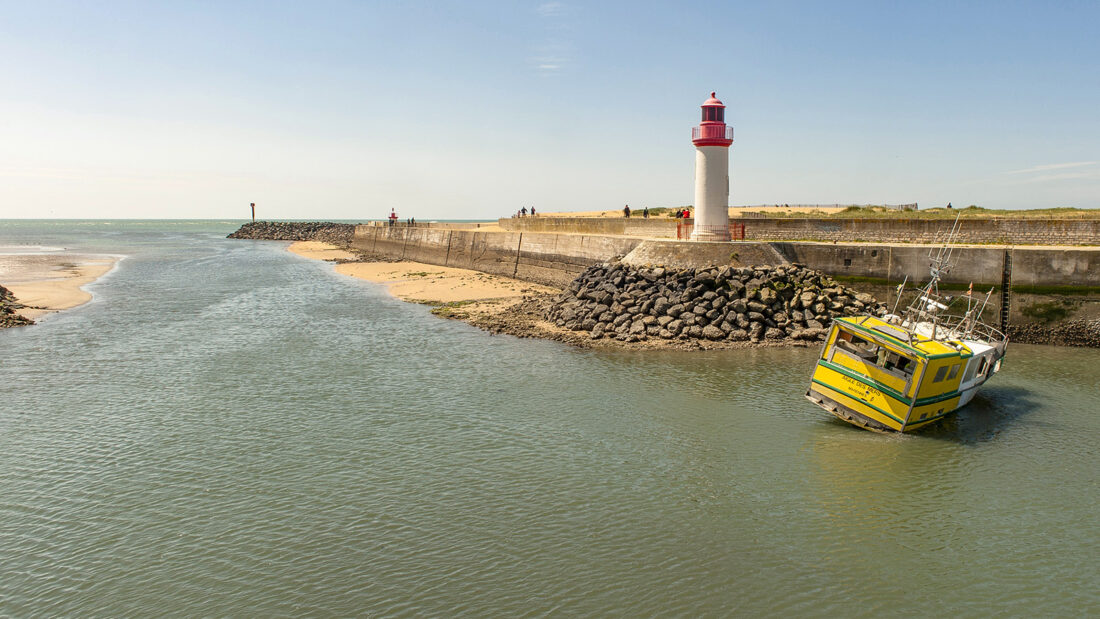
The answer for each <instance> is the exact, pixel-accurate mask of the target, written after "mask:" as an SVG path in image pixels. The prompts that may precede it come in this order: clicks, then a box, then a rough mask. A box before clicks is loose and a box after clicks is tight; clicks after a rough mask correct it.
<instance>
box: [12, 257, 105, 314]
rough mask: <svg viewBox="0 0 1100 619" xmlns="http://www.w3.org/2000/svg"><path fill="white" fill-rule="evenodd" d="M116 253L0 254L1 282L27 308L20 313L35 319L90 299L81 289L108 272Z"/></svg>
mask: <svg viewBox="0 0 1100 619" xmlns="http://www.w3.org/2000/svg"><path fill="white" fill-rule="evenodd" d="M118 260H119V259H118V257H116V256H105V255H99V254H71V253H65V252H41V253H7V254H0V284H3V285H4V286H5V287H7V288H8V290H10V291H11V292H12V294H14V295H15V298H16V300H17V301H18V302H19V303H22V304H23V305H26V306H27V307H25V308H22V309H20V310H18V313H19V315H21V316H24V317H26V318H30V319H31V320H36V319H38V318H40V317H42V316H43V315H45V314H49V313H52V312H57V311H60V310H65V309H70V308H73V307H77V306H79V305H83V304H84V303H87V302H88V301H91V300H92V294H91V293H90V292H88V291H86V290H84V289H83V286H86V285H88V284H90V283H92V282H94V281H95V280H97V279H99V278H100V277H102V276H103V275H104V274H106V273H108V272H109V271H110V270H111V269H112V268H114V266H115V264H116V263H117V262H118Z"/></svg>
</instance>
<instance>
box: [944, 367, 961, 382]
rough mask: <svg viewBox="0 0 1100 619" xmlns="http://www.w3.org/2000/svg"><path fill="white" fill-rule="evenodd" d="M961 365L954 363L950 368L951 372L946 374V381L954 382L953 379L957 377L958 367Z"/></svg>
mask: <svg viewBox="0 0 1100 619" xmlns="http://www.w3.org/2000/svg"><path fill="white" fill-rule="evenodd" d="M960 365H961V364H959V363H956V364H955V365H953V366H951V371H950V372H948V373H947V380H955V377H956V376H958V375H959V366H960Z"/></svg>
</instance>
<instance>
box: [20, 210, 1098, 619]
mask: <svg viewBox="0 0 1100 619" xmlns="http://www.w3.org/2000/svg"><path fill="white" fill-rule="evenodd" d="M235 227H236V224H234V223H232V222H198V223H196V222H188V223H184V222H176V223H171V222H167V223H166V222H146V223H142V222H129V223H126V222H63V223H57V222H54V223H48V222H3V221H0V245H10V244H13V243H15V244H19V243H31V244H39V245H47V246H65V247H70V248H74V249H80V250H84V251H100V252H105V253H119V254H125V255H127V258H126V259H125V260H123V261H122V262H121V263H120V264H119V267H118V268H117V269H116V270H115V271H114V272H112V273H111V274H110V275H108V276H107V277H106V278H104V279H101V280H100V281H99V282H97V283H95V284H93V285H92V286H91V290H92V292H93V293H94V294H95V300H94V301H93V302H92V303H90V304H88V305H85V306H83V307H81V308H79V309H76V310H73V311H70V312H67V313H63V314H60V315H56V316H54V317H51V318H49V319H47V320H45V321H43V322H42V323H41V324H40V325H38V326H36V327H32V328H27V329H9V330H7V331H4V332H0V615H16V616H23V615H50V616H56V615H69V616H89V615H96V616H132V615H157V616H160V615H192V616H195V615H202V616H227V615H236V616H242V615H247V616H310V615H312V616H318V615H352V614H378V615H387V616H389V615H413V614H428V615H474V616H482V615H503V616H527V615H534V616H539V615H592V614H601V615H603V614H611V615H628V616H637V615H728V614H733V613H740V614H746V615H760V614H765V613H767V614H772V615H790V614H797V615H830V616H872V615H938V616H947V615H951V616H985V615H990V614H1008V615H1021V616H1040V615H1043V616H1054V615H1089V614H1091V615H1094V616H1095V615H1096V614H1098V613H1100V575H1098V565H1100V559H1098V557H1100V548H1098V535H1097V533H1098V531H1097V517H1096V511H1095V510H1096V504H1097V496H1098V492H1097V471H1098V470H1100V466H1098V464H1100V463H1098V457H1097V453H1098V451H1100V444H1098V442H1100V441H1098V437H1100V422H1098V420H1097V419H1098V414H1100V393H1098V391H1097V384H1098V382H1100V351H1096V350H1074V349H1056V348H1047V347H1030V346H1015V347H1011V348H1010V353H1009V355H1010V356H1009V358H1008V362H1007V363H1006V366H1005V370H1004V371H1003V372H1002V373H1001V374H1000V375H999V376H998V377H997V378H996V379H995V380H994V381H993V382H992V383H991V384H990V385H989V386H987V388H986V389H985V390H984V391H983V392H982V394H981V395H979V396H978V398H977V399H976V400H975V401H974V402H973V403H972V404H971V405H970V406H969V407H968V408H967V409H965V410H964V412H963V413H962V414H961V415H959V418H958V421H957V423H955V424H952V425H950V426H947V427H943V428H941V429H939V430H938V431H936V432H934V433H931V434H925V435H921V436H898V437H890V436H880V435H876V434H871V433H869V432H865V431H861V430H856V429H852V428H849V427H848V426H846V425H843V424H841V423H839V422H835V421H833V420H831V418H829V417H828V416H827V415H826V414H825V413H823V412H821V411H819V410H818V409H816V408H815V407H814V406H813V405H812V404H810V403H809V402H807V401H806V400H805V399H803V397H802V394H803V393H804V392H805V389H806V384H807V381H808V379H809V375H810V371H811V366H812V363H813V357H814V354H815V351H807V350H760V351H747V352H740V351H739V352H721V353H704V354H686V353H646V354H632V353H621V352H620V353H612V352H592V351H583V350H575V349H572V348H568V347H565V346H563V345H559V344H557V343H553V342H544V341H525V340H518V339H514V338H510V337H501V336H496V337H490V336H489V335H487V334H486V333H483V332H481V331H478V330H476V329H473V328H471V327H469V326H467V325H464V324H462V323H458V322H451V321H446V320H441V319H437V318H435V317H433V316H431V315H430V314H429V313H428V311H427V309H426V308H424V307H421V306H416V305H409V304H405V303H402V302H399V301H396V300H393V299H391V298H389V297H388V296H387V295H386V294H385V292H384V291H383V290H381V289H380V288H379V287H377V286H375V285H372V284H368V283H365V282H360V281H357V280H353V279H350V278H345V277H342V276H339V275H337V274H335V273H333V272H332V269H331V266H330V265H328V264H325V263H320V262H314V261H307V260H303V259H300V258H297V257H295V256H293V255H291V254H289V253H287V252H286V251H284V249H283V248H284V244H282V243H271V242H249V241H229V240H226V239H224V238H222V237H224V236H225V234H226V233H228V232H230V231H232V230H233V229H234V228H235Z"/></svg>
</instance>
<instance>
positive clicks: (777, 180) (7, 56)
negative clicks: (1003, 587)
mask: <svg viewBox="0 0 1100 619" xmlns="http://www.w3.org/2000/svg"><path fill="white" fill-rule="evenodd" d="M2 8H3V11H2V13H0V58H3V59H4V60H3V62H0V218H2V217H25V216H40V217H203V218H206V217H214V218H222V217H235V218H239V217H245V216H247V211H248V203H249V202H256V203H258V208H259V214H260V215H261V216H262V217H269V218H348V219H359V218H363V219H366V218H376V217H383V216H385V215H386V214H388V213H389V210H390V208H391V207H396V208H397V210H398V213H399V215H400V216H401V217H408V216H412V217H417V218H418V219H423V220H427V219H443V218H448V219H450V218H484V217H496V216H502V215H508V214H510V213H512V212H514V211H515V210H516V209H518V208H519V207H520V206H523V205H527V206H530V205H535V206H536V207H538V208H539V209H540V210H542V211H546V212H549V211H554V210H588V209H600V208H621V207H622V205H623V204H626V203H629V204H631V206H633V207H641V206H672V205H683V204H689V203H690V202H691V201H692V199H693V167H694V149H693V147H692V145H691V142H690V129H691V127H692V126H693V125H695V124H696V123H697V122H698V119H699V118H698V117H699V107H698V106H699V104H700V103H702V101H703V100H704V99H706V97H707V95H708V94H709V93H710V91H711V90H716V91H718V96H719V97H720V98H721V99H722V100H723V101H724V102H725V103H726V105H727V106H728V109H727V116H726V117H727V121H728V122H729V123H730V124H732V125H733V127H734V129H735V132H736V141H735V142H734V145H733V147H732V150H731V156H730V162H731V171H730V175H731V195H730V203H731V204H734V205H742V204H762V203H791V204H793V203H834V202H840V203H883V202H886V203H905V202H913V201H917V202H919V203H920V204H921V206H922V207H931V206H942V205H944V204H946V203H947V202H949V201H950V202H953V203H954V204H955V205H956V206H959V205H968V204H979V205H982V206H987V207H992V208H1040V207H1055V206H1078V207H1092V208H1096V207H1100V77H1098V76H1100V36H1098V34H1097V33H1098V24H1100V3H1096V2H1057V3H1051V2H989V3H978V2H973V3H960V2H945V3H936V2H914V3H903V2H866V3H851V2H737V3H733V2H713V3H710V2H676V3H671V2H670V3H651V2H623V3H613V2H598V3H581V2H541V3H540V2H529V3H524V2H499V3H487V2H452V3H441V2H308V3H304V2H303V3H294V2H283V3H269V2H263V3H260V2H257V3H250V2H179V3H167V2H162V3H153V2H133V3H127V2H98V3H97V2H14V1H13V2H6V3H4V4H3V6H2Z"/></svg>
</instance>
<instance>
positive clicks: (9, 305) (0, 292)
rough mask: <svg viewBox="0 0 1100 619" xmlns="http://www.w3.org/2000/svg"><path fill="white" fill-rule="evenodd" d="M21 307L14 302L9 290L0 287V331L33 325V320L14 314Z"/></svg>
mask: <svg viewBox="0 0 1100 619" xmlns="http://www.w3.org/2000/svg"><path fill="white" fill-rule="evenodd" d="M22 307H23V305H22V304H21V303H18V302H16V300H15V295H13V294H12V293H11V291H10V290H8V289H7V288H5V287H3V286H0V329H4V328H7V327H20V326H23V325H33V324H34V321H33V320H31V319H30V318H24V317H22V316H20V315H19V314H17V313H15V312H16V310H18V309H21V308H22Z"/></svg>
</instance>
